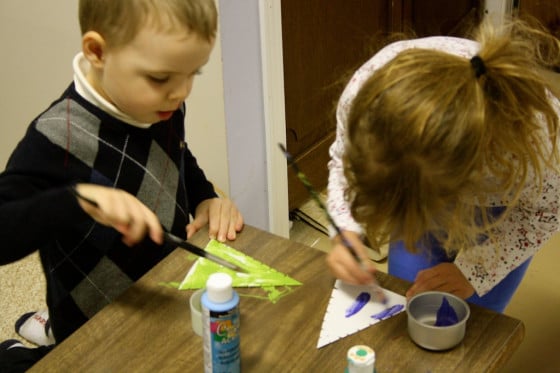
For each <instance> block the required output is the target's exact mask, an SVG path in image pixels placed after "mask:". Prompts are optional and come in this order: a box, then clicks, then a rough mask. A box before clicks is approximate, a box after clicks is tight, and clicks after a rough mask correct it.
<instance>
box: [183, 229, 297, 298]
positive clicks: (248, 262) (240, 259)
mask: <svg viewBox="0 0 560 373" xmlns="http://www.w3.org/2000/svg"><path fill="white" fill-rule="evenodd" d="M205 250H206V251H208V252H210V253H212V254H214V255H216V256H219V257H221V258H223V259H226V260H227V261H229V262H231V263H234V264H236V265H238V266H239V267H241V268H243V269H245V270H246V271H247V273H240V272H235V271H233V270H231V269H229V268H226V267H224V266H221V265H219V264H217V263H214V262H212V261H210V260H208V259H205V258H198V260H197V261H196V262H195V263H194V264H193V265H192V267H191V269H190V270H189V272H188V273H187V275H186V276H185V279H184V280H183V282H181V284H180V285H179V289H180V290H188V289H201V288H204V287H205V286H206V281H207V280H208V277H209V276H210V275H211V274H212V273H215V272H224V273H227V274H229V275H231V277H232V279H233V286H234V287H261V288H263V289H265V290H269V288H271V287H274V286H287V287H289V286H299V285H301V282H299V281H297V280H294V279H293V278H291V277H289V276H287V275H286V274H284V273H281V272H278V271H276V270H275V269H272V268H270V267H269V266H267V265H265V264H263V263H261V262H259V261H258V260H256V259H253V258H251V257H250V256H248V255H245V254H243V253H242V252H240V251H237V250H235V249H234V248H232V247H230V246H228V245H226V244H224V243H221V242H219V241H216V240H210V242H208V245H206V249H205ZM270 290H272V289H270Z"/></svg>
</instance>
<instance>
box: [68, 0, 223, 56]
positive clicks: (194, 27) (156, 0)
mask: <svg viewBox="0 0 560 373" xmlns="http://www.w3.org/2000/svg"><path fill="white" fill-rule="evenodd" d="M79 19H80V28H81V31H82V35H83V34H85V33H86V32H88V31H96V32H98V33H99V34H101V36H103V38H104V39H105V40H106V42H107V44H108V45H109V46H110V47H112V48H118V47H120V46H123V45H125V44H126V43H128V42H130V41H131V40H133V39H134V37H135V36H136V34H137V33H138V31H139V30H140V28H142V27H144V26H145V25H146V24H149V25H150V26H155V27H158V28H160V29H163V30H166V29H171V28H174V27H183V28H186V29H188V30H189V31H192V32H194V33H196V34H197V35H198V36H200V37H202V38H204V39H205V40H208V41H212V40H213V39H214V38H215V36H216V28H217V23H218V14H217V10H216V5H215V4H214V1H213V0H80V3H79Z"/></svg>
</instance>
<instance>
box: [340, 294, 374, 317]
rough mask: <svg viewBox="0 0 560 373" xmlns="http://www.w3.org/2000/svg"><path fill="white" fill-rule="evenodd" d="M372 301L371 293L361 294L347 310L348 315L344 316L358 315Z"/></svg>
mask: <svg viewBox="0 0 560 373" xmlns="http://www.w3.org/2000/svg"><path fill="white" fill-rule="evenodd" d="M370 299H371V295H370V294H369V293H366V292H362V293H360V294H359V295H358V296H357V297H356V300H354V303H352V305H351V306H350V307H348V308H347V309H346V313H345V314H344V316H346V317H350V316H353V315H355V314H357V313H358V312H360V310H361V309H362V308H364V306H365V305H366V304H367V302H369V300H370Z"/></svg>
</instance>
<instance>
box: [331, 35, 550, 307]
mask: <svg viewBox="0 0 560 373" xmlns="http://www.w3.org/2000/svg"><path fill="white" fill-rule="evenodd" d="M409 48H423V49H434V50H441V51H444V52H447V53H451V54H455V55H458V56H463V57H465V58H471V57H472V56H474V55H475V54H476V53H477V51H478V49H479V45H478V43H477V42H474V41H472V40H467V39H459V38H453V37H444V36H437V37H429V38H423V39H414V40H406V41H400V42H396V43H393V44H390V45H388V46H387V47H385V48H383V49H382V50H381V51H379V52H378V53H377V54H376V55H374V56H373V57H372V58H371V59H370V60H369V61H367V62H366V63H365V64H364V65H362V67H360V68H359V69H358V70H357V71H356V72H355V73H354V75H353V76H352V78H351V80H350V82H349V83H348V85H347V86H346V88H345V89H344V91H343V93H342V96H341V97H340V100H339V103H338V107H337V113H336V119H337V129H336V139H335V141H334V143H333V144H332V145H331V147H330V156H331V160H330V161H329V164H328V167H329V182H328V198H327V207H328V209H329V212H330V214H331V215H332V217H333V219H334V221H335V223H336V224H337V225H338V226H339V227H341V229H345V230H351V231H354V232H360V233H361V232H363V230H362V227H361V226H360V225H359V224H358V223H356V221H355V220H354V219H353V218H352V216H351V213H350V207H349V204H348V202H347V201H345V199H344V190H345V187H346V179H345V177H344V172H343V167H342V155H343V152H344V142H345V132H346V121H347V116H348V113H349V111H350V107H351V103H352V100H353V99H354V97H355V96H356V94H357V92H358V91H359V89H360V88H361V86H362V84H363V83H364V82H365V81H366V80H367V79H368V78H369V77H370V76H371V75H372V74H373V72H374V71H375V70H377V69H379V68H380V67H381V66H383V65H384V64H385V63H387V62H388V61H390V60H392V59H393V58H394V57H395V56H396V55H397V54H399V53H400V52H401V51H403V50H405V49H409ZM549 96H550V99H551V102H552V103H553V105H554V106H555V108H556V112H557V113H558V114H559V116H560V102H559V101H558V99H557V98H556V97H554V96H553V95H552V94H550V95H549ZM529 180H533V179H532V178H530V179H529ZM537 188H538V186H537V185H533V184H530V185H527V186H526V188H525V189H524V191H523V192H522V196H521V199H520V203H519V204H518V206H516V207H515V208H513V209H512V210H511V213H510V215H509V217H508V218H507V220H505V221H504V222H503V223H502V224H501V225H500V226H499V227H498V232H497V235H496V237H498V239H497V240H495V241H497V247H494V245H493V242H490V240H486V241H485V242H484V243H482V244H481V245H480V246H478V247H475V248H473V250H469V251H468V252H462V253H459V254H458V255H457V258H456V259H455V264H456V265H457V266H458V267H459V269H460V270H461V271H462V273H463V274H464V275H465V276H466V278H467V279H468V280H469V281H470V283H471V284H472V285H473V287H474V288H475V290H476V292H477V294H478V295H479V296H483V295H484V294H486V293H487V292H488V291H490V290H491V289H492V288H493V287H494V286H495V285H496V284H497V283H499V282H500V281H501V280H502V279H503V278H504V277H505V276H507V274H508V273H509V272H511V271H512V270H514V269H515V268H517V267H518V266H519V265H520V264H522V263H523V262H525V261H526V260H527V259H529V258H530V257H532V256H533V255H534V254H535V253H536V252H537V251H538V249H539V248H540V247H541V246H542V245H543V244H544V243H545V242H546V241H547V240H548V239H549V238H550V237H551V236H552V234H553V233H554V232H556V231H557V230H558V206H559V188H560V177H559V175H558V174H557V173H555V172H553V171H552V170H548V171H546V173H545V174H544V178H543V190H542V194H541V195H539V196H538V198H534V196H535V195H536V192H537ZM490 202H491V204H492V205H494V206H500V205H503V204H504V201H500V200H498V199H497V198H495V199H494V200H492V199H491V201H490Z"/></svg>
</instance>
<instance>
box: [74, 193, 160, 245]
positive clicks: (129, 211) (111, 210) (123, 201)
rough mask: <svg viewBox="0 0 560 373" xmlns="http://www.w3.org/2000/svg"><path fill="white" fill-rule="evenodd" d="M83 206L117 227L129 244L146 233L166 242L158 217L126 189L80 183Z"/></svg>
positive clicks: (91, 214) (124, 240) (158, 241)
mask: <svg viewBox="0 0 560 373" xmlns="http://www.w3.org/2000/svg"><path fill="white" fill-rule="evenodd" d="M75 188H76V191H77V193H78V195H81V196H83V197H85V198H87V199H90V200H91V201H94V202H95V203H96V204H97V206H96V205H94V204H92V203H90V202H88V201H87V200H86V199H84V198H80V197H78V203H79V204H80V207H81V208H82V209H83V210H84V211H85V212H86V213H87V214H88V215H89V216H91V217H92V218H93V219H94V220H95V221H97V222H98V223H100V224H103V225H106V226H108V227H113V228H115V229H116V230H117V231H118V232H120V233H121V234H122V236H123V238H122V239H123V242H124V243H125V244H126V245H128V246H133V245H134V244H136V243H138V242H140V241H141V240H142V239H143V238H144V237H145V236H146V234H149V236H150V238H151V239H152V240H153V241H154V242H156V243H158V244H162V243H163V229H162V227H161V224H160V222H159V219H158V217H157V216H156V215H155V214H154V213H153V212H152V211H151V210H150V209H149V208H148V207H147V206H146V205H144V204H143V203H142V202H140V200H138V198H136V197H135V196H133V195H132V194H130V193H128V192H125V191H124V190H122V189H114V188H109V187H105V186H101V185H95V184H78V185H76V187H75Z"/></svg>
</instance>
